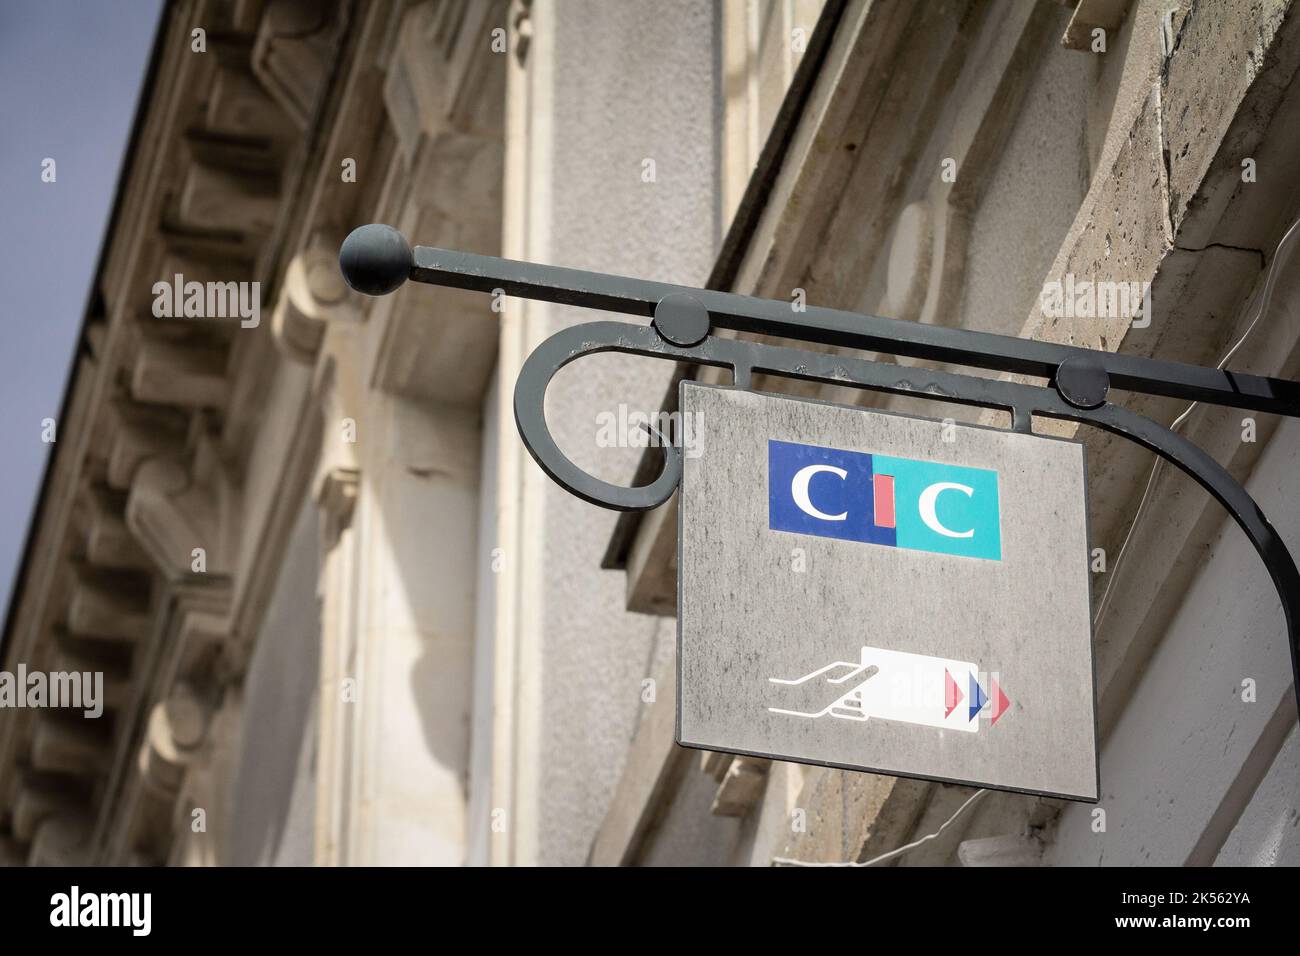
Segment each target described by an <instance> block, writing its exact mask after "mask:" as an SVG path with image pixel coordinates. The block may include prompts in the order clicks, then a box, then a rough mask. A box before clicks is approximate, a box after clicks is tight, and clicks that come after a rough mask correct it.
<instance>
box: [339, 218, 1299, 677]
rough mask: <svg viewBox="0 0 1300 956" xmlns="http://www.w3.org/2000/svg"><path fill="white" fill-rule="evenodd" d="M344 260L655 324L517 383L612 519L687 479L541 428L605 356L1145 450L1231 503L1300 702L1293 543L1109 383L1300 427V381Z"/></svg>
mask: <svg viewBox="0 0 1300 956" xmlns="http://www.w3.org/2000/svg"><path fill="white" fill-rule="evenodd" d="M339 262H340V266H341V268H342V271H343V275H344V278H345V279H346V280H347V282H348V284H349V285H350V286H351V287H352V288H354V289H356V290H357V291H359V292H363V293H365V294H368V295H383V294H386V293H388V292H391V291H393V290H394V289H396V288H397V287H398V286H400V285H401V284H402V283H403V282H405V281H406V280H407V279H408V278H409V279H414V280H415V281H417V282H425V283H430V284H433V285H441V286H448V287H451V288H458V289H468V290H473V291H479V292H497V291H498V290H500V291H501V292H504V293H506V294H509V295H517V296H523V297H526V298H531V299H538V300H543V301H548V302H556V303H561V304H564V305H573V306H581V307H585V308H592V309H600V310H604V311H607V312H618V313H623V314H626V315H638V316H645V317H650V318H651V319H652V323H651V324H650V325H634V324H629V323H624V322H611V321H599V322H591V323H587V324H583V325H577V326H571V327H569V328H566V329H562V330H561V331H559V332H557V333H556V334H554V335H552V336H551V337H550V338H549V339H547V340H546V341H545V342H543V343H542V344H541V345H539V346H538V347H537V348H536V349H535V350H534V351H533V352H532V354H531V355H529V357H528V359H527V360H526V361H525V362H524V365H523V367H522V369H521V370H520V373H519V378H518V381H517V382H516V384H515V395H514V411H515V422H516V424H517V425H518V427H519V433H520V437H521V438H522V439H523V442H524V446H525V447H526V448H527V449H528V451H529V453H530V454H531V455H532V457H533V458H534V460H536V462H537V463H538V465H539V466H541V468H542V470H543V471H545V472H546V474H547V475H549V476H550V477H551V478H552V480H554V481H555V482H556V483H557V484H559V485H560V486H561V487H563V488H565V489H566V490H567V491H569V492H570V493H572V494H574V495H576V496H577V497H579V498H582V499H583V500H584V501H588V502H590V503H592V504H595V505H600V506H601V507H604V508H611V509H615V510H619V511H643V510H646V509H650V508H654V507H657V506H658V505H661V504H663V503H664V502H665V501H667V500H668V498H669V497H671V496H672V494H673V492H674V491H676V489H677V486H678V483H679V482H680V480H681V474H682V461H681V453H680V451H679V450H678V449H677V448H675V447H674V446H673V445H672V443H671V442H661V443H660V444H661V448H662V452H663V465H662V470H661V472H660V474H659V476H658V477H657V478H655V480H654V481H652V482H651V483H649V484H647V485H642V486H639V487H634V488H628V487H623V486H620V485H614V484H611V483H609V482H606V481H602V480H601V479H598V478H595V477H594V476H592V475H590V474H588V473H587V472H585V471H583V470H582V469H581V468H579V467H578V466H577V465H575V464H574V463H573V462H572V461H570V460H569V459H568V458H567V457H566V456H565V455H564V453H563V452H562V451H561V450H560V448H559V446H558V445H557V444H556V443H555V441H554V439H553V438H552V437H551V433H550V430H549V428H548V427H547V425H546V417H545V413H544V408H545V396H546V389H547V387H548V386H549V384H550V382H551V379H552V378H553V377H554V376H555V373H556V372H558V371H559V370H560V369H561V368H563V367H564V366H565V365H567V364H569V363H570V362H573V361H575V360H577V359H579V358H581V357H583V356H585V355H593V354H595V353H597V352H611V351H612V352H626V353H629V354H634V355H644V356H648V357H652V358H660V359H668V360H670V361H678V362H692V363H696V364H700V365H711V366H717V367H723V368H729V369H731V371H732V374H733V384H734V386H735V387H738V388H747V387H749V383H750V381H751V380H752V377H753V375H754V374H755V373H765V374H769V375H777V376H783V377H786V378H794V379H804V380H808V381H817V382H824V383H827V384H832V385H841V386H851V387H858V388H863V389H869V390H873V391H880V392H887V393H893V394H900V395H912V396H917V397H922V398H933V399H937V400H941V401H945V402H954V403H959V404H965V405H973V406H980V407H986V408H997V409H1002V410H1005V411H1008V412H1010V413H1011V416H1012V428H1013V429H1015V430H1018V431H1025V432H1027V431H1029V430H1030V424H1031V420H1032V417H1033V416H1034V415H1039V416H1043V417H1048V418H1056V419H1062V420H1066V421H1074V422H1078V423H1080V424H1086V425H1093V426H1095V427H1098V428H1102V429H1104V430H1106V431H1109V432H1112V433H1113V434H1116V435H1120V436H1122V437H1123V438H1126V439H1128V440H1130V441H1133V442H1136V443H1137V444H1139V445H1142V446H1143V447H1145V448H1147V449H1149V450H1151V451H1153V452H1155V453H1156V454H1157V455H1160V456H1161V457H1162V458H1164V459H1165V460H1166V461H1168V462H1170V463H1171V464H1174V465H1176V466H1177V467H1178V468H1180V469H1182V470H1183V471H1184V472H1186V473H1187V474H1188V475H1189V476H1190V477H1192V478H1193V479H1195V480H1196V481H1197V483H1199V484H1200V485H1201V486H1202V487H1203V488H1205V489H1206V491H1208V492H1209V493H1210V494H1211V495H1213V496H1214V498H1215V499H1217V500H1218V501H1219V503H1220V504H1222V505H1223V507H1224V508H1225V509H1226V510H1227V511H1228V513H1229V514H1230V515H1231V516H1232V518H1233V519H1234V520H1235V521H1236V522H1237V524H1238V525H1239V526H1240V527H1241V529H1242V530H1243V531H1244V532H1245V533H1246V536H1247V537H1248V538H1249V539H1250V542H1251V544H1252V545H1254V547H1255V550H1256V551H1257V552H1258V554H1259V556H1260V558H1261V559H1262V560H1263V562H1264V565H1265V567H1266V568H1267V569H1268V572H1269V575H1270V577H1271V578H1272V580H1273V584H1274V586H1275V587H1276V589H1277V593H1278V596H1279V598H1280V599H1281V603H1282V610H1283V614H1284V616H1285V619H1286V627H1287V633H1288V643H1289V644H1290V646H1291V666H1292V676H1293V680H1294V681H1295V690H1296V694H1297V699H1298V700H1300V571H1297V569H1296V565H1295V561H1294V560H1293V559H1292V557H1291V554H1290V552H1289V551H1288V549H1287V547H1286V544H1285V542H1284V541H1283V540H1282V538H1281V537H1280V536H1279V535H1278V534H1277V532H1276V531H1275V530H1274V528H1273V526H1272V525H1271V524H1270V523H1269V521H1268V519H1267V518H1266V517H1265V516H1264V514H1263V512H1262V511H1261V510H1260V508H1259V506H1258V505H1256V503H1255V502H1254V500H1253V499H1252V498H1251V497H1250V495H1249V493H1247V491H1246V490H1245V488H1243V487H1242V486H1241V484H1240V483H1239V482H1238V481H1236V480H1235V479H1234V478H1233V477H1232V476H1231V475H1230V474H1229V473H1228V472H1227V470H1226V469H1224V468H1223V466H1222V465H1220V464H1219V463H1218V462H1216V461H1214V460H1213V459H1212V458H1211V457H1210V456H1209V455H1207V454H1206V453H1205V452H1204V451H1202V450H1201V449H1200V448H1199V447H1197V446H1196V445H1195V444H1193V443H1192V442H1190V441H1188V440H1187V439H1185V438H1183V437H1182V436H1181V435H1178V434H1176V433H1175V432H1173V431H1171V430H1170V429H1168V428H1166V427H1164V426H1163V425H1160V424H1158V423H1156V422H1154V421H1152V420H1151V419H1149V418H1146V417H1144V416H1142V415H1139V414H1137V413H1135V412H1132V411H1129V410H1128V409H1126V408H1122V407H1120V406H1117V405H1112V404H1109V403H1108V402H1107V394H1108V391H1109V389H1110V387H1112V386H1114V387H1116V388H1120V389H1125V390H1129V391H1135V392H1142V393H1145V394H1150V395H1163V396H1168V397H1172V398H1181V399H1186V400H1189V401H1197V402H1205V403H1209V404H1215V405H1226V406H1232V407H1236V408H1245V409H1250V410H1254V411H1260V412H1274V413H1278V414H1282V415H1289V416H1293V417H1300V383H1297V382H1292V381H1289V380H1285V379H1276V378H1266V377H1263V376H1257V375H1246V374H1239V373H1234V372H1229V371H1225V370H1220V369H1211V368H1204V367H1201V366H1196V365H1187V364H1183V363H1179V362H1164V361H1159V360H1156V359H1148V358H1141V357H1138V356H1130V355H1116V354H1114V353H1110V352H1101V351H1097V350H1093V349H1085V348H1079V347H1076V346H1067V345H1058V344H1054V343H1049V342H1037V341H1032V340H1028V339H1018V338H1014V337H1011V336H1005V335H995V334H992V333H987V332H973V331H969V330H966V329H953V328H947V327H942V326H932V325H920V324H917V323H913V322H903V321H899V320H897V319H888V318H882V317H879V316H872V315H859V314H856V313H852V312H843V311H839V310H836V309H824V308H817V307H813V306H809V307H807V308H806V309H805V310H804V311H800V312H796V311H795V310H794V308H793V306H792V305H791V303H788V302H780V301H775V300H769V299H755V298H750V297H748V296H743V295H736V294H733V293H729V292H717V291H712V290H708V289H691V288H687V287H684V286H676V285H669V284H666V283H659V282H648V281H645V280H642V279H629V278H624V277H621V276H611V275H603V274H600V273H593V272H583V271H579V270H575V269H562V268H557V267H554V266H541V265H534V264H531V263H526V262H515V261H511V260H508V259H497V258H493V257H491V256H479V255H471V254H469V253H463V252H451V251H448V250H444V249H435V248H431V247H426V246H417V247H416V248H415V249H414V250H412V249H411V247H410V246H409V245H408V244H407V242H406V240H405V238H403V237H402V235H401V234H400V233H398V232H397V231H396V230H395V229H392V228H390V227H388V226H380V225H371V226H362V227H360V228H359V229H356V230H354V231H353V232H352V234H351V235H349V236H348V238H347V239H346V240H345V242H344V244H343V247H342V249H341V251H340V254H339ZM719 328H721V329H731V330H734V331H737V332H751V333H758V334H763V335H770V336H776V337H780V338H785V339H793V340H797V341H803V342H813V343H818V344H822V345H832V346H840V347H845V348H852V349H860V350H864V351H873V352H882V353H885V354H890V355H906V356H910V357H913V358H919V359H928V360H932V361H940V362H946V363H950V364H954V365H964V366H968V367H973V368H982V369H987V370H990V371H999V372H1011V373H1020V374H1026V375H1031V376H1038V377H1041V378H1046V379H1048V380H1049V382H1050V386H1049V387H1043V386H1039V385H1024V384H1019V383H1015V382H1008V381H1001V380H996V379H988V378H980V377H976V376H971V375H963V374H957V373H952V372H943V371H936V370H930V369H922V368H913V367H907V366H901V365H895V364H892V363H886V362H877V361H870V360H866V359H861V358H855V357H851V356H846V355H840V354H825V353H821V352H808V351H804V350H802V349H797V348H789V347H785V346H777V345H769V344H766V343H760V342H751V341H744V340H740V339H735V338H724V337H718V336H714V335H712V334H711V333H712V331H713V330H714V329H719Z"/></svg>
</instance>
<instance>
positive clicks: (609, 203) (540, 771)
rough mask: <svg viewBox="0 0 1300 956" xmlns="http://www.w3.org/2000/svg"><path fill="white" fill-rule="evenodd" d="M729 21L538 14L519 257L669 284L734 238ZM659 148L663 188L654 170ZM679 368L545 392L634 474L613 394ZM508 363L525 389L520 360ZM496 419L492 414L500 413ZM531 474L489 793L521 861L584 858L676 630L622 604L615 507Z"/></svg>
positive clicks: (651, 9) (705, 7)
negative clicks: (607, 564) (724, 103)
mask: <svg viewBox="0 0 1300 956" xmlns="http://www.w3.org/2000/svg"><path fill="white" fill-rule="evenodd" d="M716 14H717V10H716V8H715V6H714V5H711V4H699V3H692V2H688V0H675V2H669V3H655V4H611V3H599V2H591V0H566V2H564V3H547V4H537V5H535V6H534V8H533V12H532V21H533V23H532V32H533V40H532V43H531V46H530V50H529V54H528V57H529V61H528V69H529V71H530V82H531V83H532V87H531V90H530V93H529V96H531V98H532V99H531V101H530V106H529V114H528V116H527V118H526V127H527V129H526V147H525V148H526V154H525V155H524V156H523V158H522V163H523V165H524V166H525V167H526V168H525V169H524V170H523V178H524V180H525V182H526V187H525V188H526V194H525V196H524V198H523V201H522V202H521V203H519V204H518V205H517V206H516V207H514V208H512V207H511V204H510V203H509V202H507V210H506V215H507V224H506V230H507V234H508V235H509V234H510V233H511V232H512V231H514V232H515V233H517V234H519V235H522V236H523V237H524V238H523V240H522V241H521V242H520V244H519V247H518V248H510V243H509V242H507V247H508V251H507V255H510V254H512V252H513V253H517V254H519V255H521V256H523V257H525V258H527V259H530V260H532V261H535V262H542V263H548V264H553V265H560V266H569V267H575V268H581V269H591V270H599V271H603V272H613V273H621V274H624V275H631V276H639V277H643V278H649V279H657V280H662V281H668V282H681V283H690V284H700V283H702V282H703V281H704V280H705V279H706V278H707V275H708V272H709V269H710V267H711V266H712V263H713V260H714V258H715V255H716V249H717V245H718V237H719V233H720V231H721V227H720V223H719V219H720V212H719V196H720V190H719V187H718V175H719V172H718V170H719V167H720V157H719V150H720V148H721V99H720V82H721V76H720V71H719V69H718V59H719V43H718V38H717V34H716V31H717V24H716V20H715V17H716ZM516 145H517V141H516ZM512 148H513V147H512ZM647 160H652V161H653V163H654V174H655V176H654V181H653V182H645V181H643V172H644V171H645V169H646V168H647V165H646V161H647ZM507 162H508V163H509V162H510V160H509V159H508V160H507ZM508 175H509V174H508ZM526 315H527V316H528V319H527V321H528V322H529V323H530V328H532V329H534V330H535V331H536V332H538V334H541V335H545V334H549V332H553V331H555V330H558V329H559V328H561V327H564V326H566V325H570V324H573V323H577V322H581V321H591V320H594V319H597V318H608V316H602V315H599V314H597V313H591V312H585V311H582V310H576V309H568V308H561V307H552V306H545V305H540V304H533V303H529V304H528V305H527V312H526ZM636 321H640V320H636ZM508 354H509V349H508V348H506V347H505V346H504V345H503V355H508ZM671 370H672V369H671V366H670V365H669V364H667V363H660V362H655V361H653V360H648V359H631V358H626V357H617V356H597V357H594V358H588V359H583V360H581V361H580V362H578V363H576V364H575V365H574V366H570V367H569V368H568V369H566V370H565V371H564V372H562V373H561V374H560V375H559V376H557V378H556V380H555V382H554V384H553V386H552V388H551V391H550V395H549V400H548V403H547V416H548V420H549V421H550V423H551V427H552V429H553V431H554V434H555V437H556V441H557V442H558V443H559V445H560V447H561V448H562V449H563V450H564V451H565V453H566V454H568V455H569V456H570V458H572V460H573V461H574V462H575V463H577V464H579V465H580V466H582V467H584V468H586V469H587V470H589V471H590V472H591V473H592V474H595V475H598V476H600V477H602V478H606V479H608V480H613V481H619V482H623V483H628V482H629V481H630V479H631V476H632V474H633V471H634V469H635V467H636V464H637V461H638V460H639V457H640V453H641V450H640V449H637V448H623V449H604V448H599V447H597V445H596V435H597V420H596V415H597V413H598V412H599V411H601V410H610V411H616V410H617V407H618V404H619V403H620V402H625V403H627V404H628V406H629V407H630V408H634V409H639V410H644V411H647V412H649V411H653V410H656V409H657V408H658V407H659V404H660V400H661V399H662V397H663V394H664V391H665V388H666V384H667V381H668V378H669V376H670V374H671ZM501 375H502V381H507V380H508V381H510V382H513V370H512V369H508V368H503V370H502V372H501ZM502 398H503V400H508V396H506V395H503V396H502ZM484 419H485V421H486V422H492V421H494V418H493V416H492V415H491V414H490V413H486V414H485V416H484ZM496 420H497V421H500V419H496ZM501 427H502V428H503V430H505V431H508V433H507V434H501V435H499V436H498V439H499V441H500V442H501V443H502V444H503V446H505V444H506V443H515V445H516V446H517V444H518V442H519V438H518V435H517V433H516V432H515V431H514V429H513V427H512V423H506V424H504V425H502V426H501ZM509 450H510V448H507V451H509ZM514 451H515V452H516V453H517V448H514ZM519 467H520V468H521V469H524V471H523V472H522V473H521V474H519V475H515V476H513V477H512V476H511V474H510V473H509V470H508V469H504V470H503V472H502V481H503V482H510V481H514V482H515V484H513V485H509V484H507V485H506V486H503V488H502V490H501V494H500V496H499V500H500V501H501V502H502V507H503V508H506V509H515V510H516V511H527V516H526V517H524V518H522V519H521V520H523V521H524V523H525V524H526V525H527V530H526V532H525V533H523V534H522V535H521V537H519V538H518V539H517V540H518V542H519V543H518V545H517V546H516V547H517V549H519V550H521V551H523V552H524V553H519V554H515V553H507V554H506V555H505V560H506V561H507V562H512V561H513V562H520V563H523V564H524V565H525V567H526V568H528V570H527V572H526V576H525V577H524V578H522V579H521V580H520V581H516V580H515V579H512V578H510V577H509V576H507V577H505V578H502V579H500V580H498V581H495V582H494V583H495V584H496V585H499V586H508V587H517V589H518V595H517V597H514V598H511V600H513V601H516V603H515V604H514V605H513V607H514V609H515V610H514V612H513V613H514V614H516V615H517V619H516V620H513V622H504V623H500V624H498V627H504V628H508V629H511V633H512V634H513V635H514V640H516V641H517V645H516V647H517V650H515V651H513V652H512V653H514V655H515V659H514V663H513V664H512V665H511V666H513V667H515V668H516V671H515V673H516V677H517V679H518V681H519V682H520V685H519V689H518V690H517V691H516V690H514V689H513V688H512V689H509V690H508V691H503V690H502V688H503V687H507V686H508V685H506V684H503V683H501V680H500V677H499V676H498V683H497V691H496V693H497V695H498V697H497V700H496V704H497V706H498V708H500V707H501V706H502V705H503V704H505V703H506V702H505V701H503V700H502V699H501V697H502V695H503V693H508V694H509V696H510V701H509V704H510V705H511V706H516V707H518V708H520V712H519V714H518V717H517V720H515V721H514V722H513V726H514V727H515V728H516V732H515V737H514V738H513V739H511V740H509V741H506V742H504V743H503V742H502V741H501V740H500V739H499V738H498V741H497V747H498V750H500V749H501V748H503V747H504V748H505V749H507V750H509V751H510V752H511V755H512V761H513V763H512V766H513V767H514V770H513V771H512V772H514V773H516V774H517V777H516V778H515V783H514V784H513V785H512V786H513V787H514V789H513V793H511V792H508V791H509V789H510V788H506V791H503V790H502V788H501V787H498V788H497V790H496V793H497V794H498V796H497V799H500V800H507V801H510V802H511V803H512V806H511V812H512V817H511V826H517V827H518V828H519V830H518V832H517V834H512V835H511V839H517V849H516V850H512V851H511V856H510V857H509V858H510V861H511V862H517V863H534V862H535V863H543V864H581V863H583V862H584V861H585V859H586V854H587V850H588V848H589V847H590V845H591V842H592V839H593V837H594V835H595V833H596V830H597V828H598V827H599V825H600V822H601V820H602V819H603V818H604V815H605V811H606V808H607V806H608V804H609V800H610V797H611V795H612V793H613V789H614V786H615V784H616V783H617V781H618V778H619V774H620V771H621V769H622V764H623V760H624V757H625V755H626V752H627V747H628V744H629V742H630V740H631V736H632V733H633V731H634V729H635V727H636V722H637V719H638V716H639V713H640V709H641V707H642V703H641V698H640V693H641V681H642V679H643V678H645V677H646V676H650V674H651V669H652V667H653V660H652V658H653V655H654V653H655V650H656V646H657V645H661V644H662V642H663V641H666V640H671V639H672V634H673V622H672V621H670V620H662V619H659V618H654V617H649V616H644V615H637V614H629V613H628V612H627V611H626V610H625V595H624V588H625V576H624V575H623V573H622V572H612V571H611V572H600V571H598V570H597V569H598V568H599V566H600V559H601V556H602V555H603V553H604V551H605V548H606V545H607V544H608V542H609V539H610V535H611V533H612V531H613V527H614V522H615V518H616V515H615V514H614V513H613V512H608V511H602V510H600V509H596V508H593V507H592V506H590V505H588V504H586V503H584V502H582V501H579V500H578V499H576V498H574V497H572V496H570V495H569V494H568V493H567V492H565V491H563V490H562V489H560V488H559V487H557V486H555V485H553V484H552V483H550V482H549V481H548V480H547V481H545V482H544V487H542V488H540V489H539V488H537V487H536V486H535V485H534V486H533V489H532V490H531V491H528V493H527V494H528V495H531V496H534V497H531V498H527V500H526V501H522V502H521V499H524V498H525V497H527V496H525V494H524V489H525V488H526V487H527V483H528V482H529V481H534V482H535V480H536V477H537V475H538V474H540V472H539V471H538V469H537V466H536V465H535V464H534V463H533V462H532V461H531V459H527V458H526V457H525V458H524V460H523V463H522V465H520V466H519ZM530 509H531V510H530ZM515 518H520V515H519V514H516V515H515ZM510 526H511V527H514V525H510ZM484 544H485V546H487V545H488V543H487V542H484ZM521 573H522V572H521ZM482 581H483V577H482V572H480V582H482ZM480 646H482V643H481V642H480ZM501 646H502V645H501V644H500V643H498V644H497V648H498V649H499V648H500V647H501ZM498 719H501V718H500V717H498ZM503 792H505V796H502V793H503ZM476 825H477V824H476Z"/></svg>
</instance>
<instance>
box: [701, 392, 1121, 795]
mask: <svg viewBox="0 0 1300 956" xmlns="http://www.w3.org/2000/svg"><path fill="white" fill-rule="evenodd" d="M680 408H681V410H682V418H683V421H685V422H689V423H690V428H691V429H692V431H693V432H694V440H693V442H692V454H690V455H687V456H685V458H684V461H683V469H682V483H681V498H680V503H679V510H678V518H679V526H678V547H679V557H678V567H679V571H678V575H679V576H678V581H679V585H678V648H677V650H678V655H677V666H678V696H677V700H678V727H677V732H678V742H679V743H681V744H683V745H685V746H690V747H701V748H705V749H709V750H724V751H729V752H733V753H746V754H754V755H757V756H763V757H775V758H780V759H783V760H794V761H799V762H803V763H815V764H825V765H829V766H836V767H845V768H848V769H853V770H872V771H878V772H882V773H890V774H897V775H903V776H913V777H925V778H933V779H940V780H945V781H949V782H954V783H968V784H979V785H981V786H991V787H998V788H1002V789H1009V790H1022V791H1028V792H1033V793H1043V794H1048V795H1052V796H1060V797H1070V798H1075V799H1083V800H1095V799H1097V736H1096V713H1095V697H1094V687H1093V660H1092V627H1091V620H1090V614H1089V580H1088V566H1087V558H1088V537H1087V509H1086V507H1085V501H1084V473H1085V472H1084V456H1083V446H1082V445H1081V444H1079V443H1076V442H1070V441H1062V440H1058V439H1052V438H1044V437H1040V436H1037V435H1027V434H1020V433H1016V432H1008V431H1004V430H1001V429H993V428H978V427H973V426H966V425H957V424H953V423H951V422H950V423H944V422H938V421H931V420H927V419H917V418H909V417H904V416H900V415H893V414H887V413H883V412H875V411H867V410H864V409H862V408H846V407H843V406H836V405H828V404H823V403H820V402H812V401H804V400H795V399H789V398H783V397H777V396H773V395H763V394H757V393H754V392H747V391H738V390H735V389H728V388H716V387H709V386H702V385H697V384H694V383H690V382H683V383H682V385H681V401H680Z"/></svg>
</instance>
